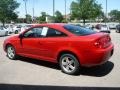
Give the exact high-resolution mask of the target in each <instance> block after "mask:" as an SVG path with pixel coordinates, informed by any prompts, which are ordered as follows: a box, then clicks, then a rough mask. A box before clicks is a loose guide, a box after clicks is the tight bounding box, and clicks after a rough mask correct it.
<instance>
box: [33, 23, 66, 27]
mask: <svg viewBox="0 0 120 90" xmlns="http://www.w3.org/2000/svg"><path fill="white" fill-rule="evenodd" d="M64 25H65V23H45V24H36V25H33V27H37V26H46V27H47V26H51V27H56V26H58V27H59V26H64Z"/></svg>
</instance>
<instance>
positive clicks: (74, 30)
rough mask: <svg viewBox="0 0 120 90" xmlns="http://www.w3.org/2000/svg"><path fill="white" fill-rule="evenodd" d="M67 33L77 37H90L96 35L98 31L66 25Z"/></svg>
mask: <svg viewBox="0 0 120 90" xmlns="http://www.w3.org/2000/svg"><path fill="white" fill-rule="evenodd" d="M63 27H64V28H65V29H66V30H67V31H69V32H71V33H73V34H75V35H81V36H83V35H90V34H94V33H96V31H93V30H91V29H87V28H83V27H80V26H75V25H64V26H63Z"/></svg>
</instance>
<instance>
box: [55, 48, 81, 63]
mask: <svg viewBox="0 0 120 90" xmlns="http://www.w3.org/2000/svg"><path fill="white" fill-rule="evenodd" d="M63 54H72V55H74V56H75V57H76V58H77V60H78V62H79V64H80V58H79V57H78V55H77V54H76V52H73V51H70V50H62V51H60V52H59V53H58V54H57V62H59V59H60V56H61V55H63Z"/></svg>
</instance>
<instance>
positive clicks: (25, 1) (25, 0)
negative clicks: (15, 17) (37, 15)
mask: <svg viewBox="0 0 120 90" xmlns="http://www.w3.org/2000/svg"><path fill="white" fill-rule="evenodd" d="M23 1H24V3H25V14H26V15H25V16H26V22H27V4H26V3H27V0H23Z"/></svg>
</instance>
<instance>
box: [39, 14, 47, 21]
mask: <svg viewBox="0 0 120 90" xmlns="http://www.w3.org/2000/svg"><path fill="white" fill-rule="evenodd" d="M46 16H47V14H46V12H41V16H39V17H37V20H38V21H39V22H40V23H43V22H46Z"/></svg>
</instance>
